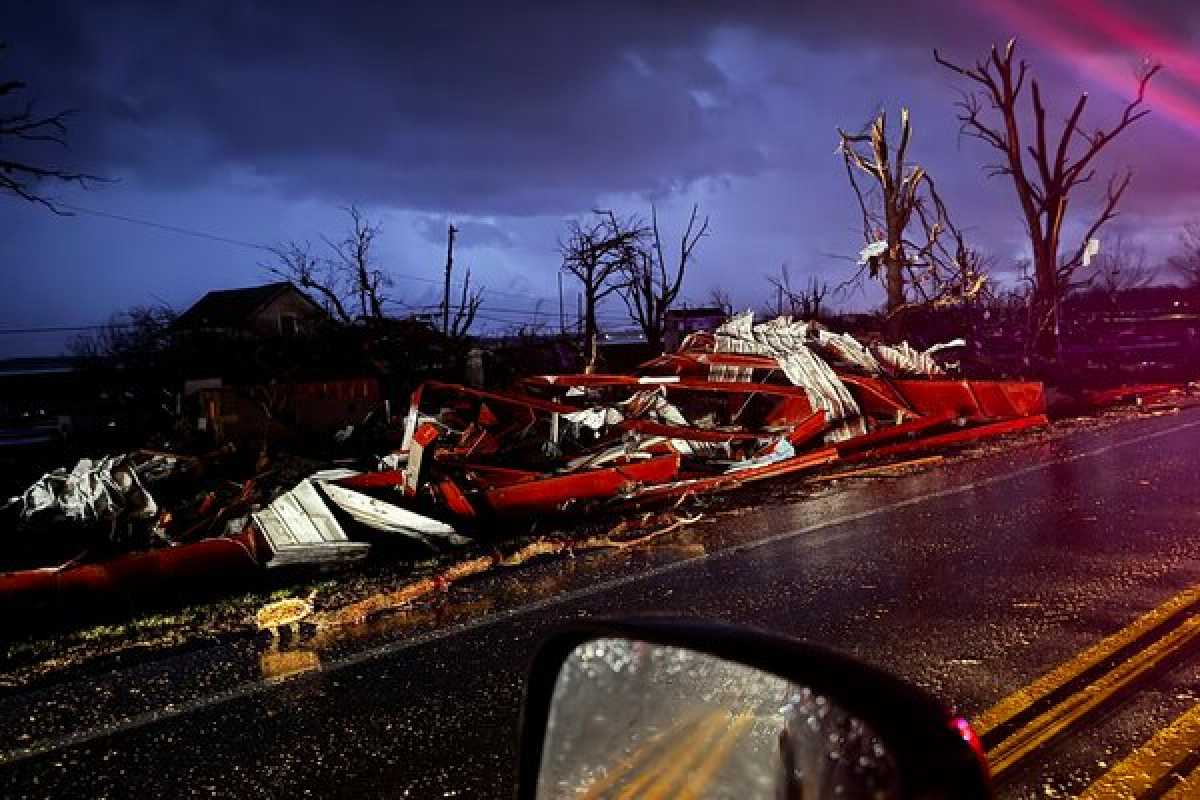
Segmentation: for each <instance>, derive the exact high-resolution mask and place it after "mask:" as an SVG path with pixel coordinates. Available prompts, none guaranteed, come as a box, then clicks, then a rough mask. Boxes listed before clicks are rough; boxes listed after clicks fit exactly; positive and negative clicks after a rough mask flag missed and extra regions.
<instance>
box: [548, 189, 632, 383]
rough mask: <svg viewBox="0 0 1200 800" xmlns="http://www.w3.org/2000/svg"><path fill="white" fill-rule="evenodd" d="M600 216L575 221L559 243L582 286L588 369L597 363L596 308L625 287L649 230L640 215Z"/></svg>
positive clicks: (565, 266)
mask: <svg viewBox="0 0 1200 800" xmlns="http://www.w3.org/2000/svg"><path fill="white" fill-rule="evenodd" d="M594 213H595V215H596V218H595V219H593V220H592V221H590V222H585V223H581V222H578V221H576V220H571V221H570V222H569V223H568V224H567V236H566V238H565V239H560V240H559V243H558V249H559V252H560V253H561V254H562V268H563V269H564V270H566V271H567V272H569V273H570V274H572V275H574V276H575V277H576V278H577V279H578V280H579V283H580V284H581V285H582V289H583V292H582V297H583V341H584V347H585V348H586V356H585V359H586V361H587V369H588V370H589V371H591V370H594V369H595V366H596V359H597V356H598V351H597V336H598V333H599V330H598V328H597V325H596V308H597V306H598V305H599V303H600V301H602V300H603V299H604V298H606V297H608V296H609V295H611V294H612V293H613V292H615V291H617V290H618V289H619V288H620V287H621V278H622V276H623V275H624V274H625V273H626V271H627V270H628V269H629V267H630V265H631V264H633V263H634V261H636V260H637V258H638V253H639V252H640V251H641V249H642V245H643V241H644V239H645V237H646V235H647V229H646V227H645V225H643V224H642V222H641V220H639V219H637V218H636V217H630V218H628V219H622V218H620V217H618V216H617V215H616V214H615V213H614V212H612V211H595V212H594Z"/></svg>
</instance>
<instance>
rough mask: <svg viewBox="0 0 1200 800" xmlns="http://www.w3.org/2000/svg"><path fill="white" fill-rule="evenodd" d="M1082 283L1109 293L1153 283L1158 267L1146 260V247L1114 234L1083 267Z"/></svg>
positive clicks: (1112, 293) (1113, 293)
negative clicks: (1110, 240)
mask: <svg viewBox="0 0 1200 800" xmlns="http://www.w3.org/2000/svg"><path fill="white" fill-rule="evenodd" d="M1087 272H1088V273H1089V274H1088V277H1087V279H1086V281H1085V284H1086V285H1088V286H1091V287H1092V288H1094V289H1096V290H1098V291H1100V292H1103V293H1104V294H1106V295H1108V296H1110V297H1112V296H1115V295H1116V294H1117V293H1118V292H1123V291H1125V290H1127V289H1141V288H1142V287H1144V286H1149V285H1150V284H1152V283H1154V281H1155V279H1156V278H1157V277H1158V270H1157V269H1155V268H1154V267H1151V266H1150V265H1149V264H1148V263H1147V256H1146V248H1145V247H1142V246H1141V245H1134V244H1130V243H1129V242H1127V241H1126V240H1125V237H1124V236H1117V237H1115V238H1114V239H1113V241H1112V243H1111V244H1110V245H1109V246H1108V247H1107V248H1106V249H1105V250H1104V251H1103V252H1101V253H1100V254H1099V255H1098V256H1096V257H1095V258H1093V259H1092V262H1091V264H1089V265H1088V267H1087Z"/></svg>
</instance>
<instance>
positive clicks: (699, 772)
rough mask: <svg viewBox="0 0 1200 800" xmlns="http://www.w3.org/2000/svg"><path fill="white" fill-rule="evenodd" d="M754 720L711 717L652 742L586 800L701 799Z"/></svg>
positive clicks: (741, 716)
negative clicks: (597, 799)
mask: <svg viewBox="0 0 1200 800" xmlns="http://www.w3.org/2000/svg"><path fill="white" fill-rule="evenodd" d="M753 719H754V717H753V716H752V715H750V714H737V715H732V716H731V715H730V714H729V712H727V711H710V712H708V713H706V714H704V715H702V716H701V717H700V718H699V719H698V720H697V719H696V718H695V717H693V718H691V719H687V720H684V721H681V722H680V723H678V724H677V725H675V726H673V727H672V728H671V729H669V730H668V731H666V732H665V733H664V734H661V735H659V736H656V737H654V738H653V739H650V740H649V741H647V742H646V743H645V744H643V745H642V746H641V747H640V748H638V749H637V750H635V751H634V752H633V753H631V754H630V755H629V756H628V757H627V758H626V759H624V760H623V761H622V762H621V763H619V764H617V765H616V766H615V767H614V768H613V769H612V770H611V771H610V772H609V773H608V774H607V775H606V776H605V777H604V778H603V779H602V780H600V781H598V782H596V783H595V784H593V785H592V786H591V787H589V789H588V792H587V793H586V794H585V795H584V800H595V799H596V798H601V797H604V798H607V797H612V798H616V800H634V798H646V800H664V798H681V800H686V798H697V797H701V796H703V795H704V789H705V787H707V786H708V784H709V782H710V781H712V779H713V777H714V776H715V775H716V774H717V772H718V771H719V770H720V768H721V767H722V766H723V765H724V764H725V762H726V761H727V760H728V758H729V754H730V751H731V750H732V749H733V747H734V745H735V744H736V743H737V741H738V739H739V738H741V736H742V734H743V733H745V731H746V729H747V728H748V727H749V726H750V723H751V722H753Z"/></svg>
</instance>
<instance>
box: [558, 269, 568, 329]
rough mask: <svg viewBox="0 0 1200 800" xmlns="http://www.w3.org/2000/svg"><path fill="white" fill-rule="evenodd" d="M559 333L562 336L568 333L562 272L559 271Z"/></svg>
mask: <svg viewBox="0 0 1200 800" xmlns="http://www.w3.org/2000/svg"><path fill="white" fill-rule="evenodd" d="M558 332H559V334H561V335H566V333H567V316H566V312H565V311H564V310H563V292H562V270H559V271H558Z"/></svg>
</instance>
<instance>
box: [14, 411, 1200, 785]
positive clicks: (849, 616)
mask: <svg viewBox="0 0 1200 800" xmlns="http://www.w3.org/2000/svg"><path fill="white" fill-rule="evenodd" d="M1198 473H1200V412H1196V411H1191V412H1183V413H1181V414H1179V415H1176V416H1172V417H1162V418H1155V419H1146V420H1140V421H1136V422H1130V423H1128V424H1124V425H1121V426H1118V427H1115V428H1111V429H1107V430H1105V431H1101V432H1092V433H1079V434H1075V435H1072V436H1070V437H1068V438H1066V439H1062V440H1059V441H1055V442H1050V443H1045V444H1041V445H1037V446H1032V447H1023V448H1019V449H1016V450H1013V451H1011V452H1007V453H1003V454H1000V455H996V456H991V457H987V458H983V459H979V460H976V461H968V462H962V463H955V464H952V465H949V466H947V467H944V468H939V469H935V470H931V471H929V472H926V473H922V474H919V475H913V476H910V477H906V478H902V479H898V480H891V481H882V482H873V483H866V484H858V485H854V486H851V487H849V488H838V489H831V488H827V489H825V490H822V491H818V492H816V494H815V495H814V496H812V497H808V498H806V499H804V500H802V501H796V502H782V503H780V504H778V505H771V506H766V507H761V508H758V509H755V510H750V511H744V512H741V513H722V514H720V515H717V516H716V517H715V518H714V519H712V520H710V521H708V522H707V523H705V524H702V525H699V526H697V527H695V528H692V529H689V530H687V531H685V532H682V533H680V534H679V536H677V537H675V538H674V539H673V540H672V541H671V543H668V544H661V545H659V544H656V545H654V546H651V547H649V548H646V549H644V550H631V551H627V552H620V553H615V554H614V553H595V554H592V555H589V556H588V557H586V558H585V557H580V558H574V559H564V560H557V561H547V562H543V563H540V564H530V565H528V566H527V567H526V568H523V569H521V570H515V571H512V572H508V573H498V574H495V575H489V576H487V577H484V578H482V579H480V580H477V581H475V582H473V583H469V584H467V585H464V586H462V587H456V588H455V590H454V591H453V592H452V594H451V596H450V598H449V600H448V601H447V602H446V603H445V604H444V605H443V606H440V607H438V608H436V609H433V610H425V611H417V612H413V613H411V614H407V615H404V614H401V615H395V616H393V617H391V618H388V619H385V620H381V621H379V622H376V623H374V624H372V625H370V626H367V627H364V628H362V629H357V630H354V631H350V632H347V633H346V634H345V635H341V636H339V637H337V638H328V637H324V638H321V639H319V640H316V641H311V642H301V643H299V646H296V647H292V648H290V649H288V648H285V649H283V650H282V651H281V650H276V649H271V650H267V651H263V649H262V647H261V646H260V644H259V643H257V642H253V641H249V640H243V641H237V642H233V643H231V644H223V645H219V646H213V647H209V648H205V649H202V650H197V651H193V652H189V653H186V654H183V655H177V656H172V657H169V658H164V659H153V658H152V659H148V660H146V661H144V662H142V663H139V664H137V665H135V666H131V667H127V668H124V669H117V670H113V671H110V672H105V673H101V674H98V675H92V676H83V677H74V678H71V679H69V680H64V681H61V682H58V683H51V684H48V685H45V686H42V687H40V688H38V689H35V690H26V691H22V692H19V693H11V694H8V695H5V696H0V796H4V797H26V796H29V797H65V796H86V797H102V796H113V797H127V796H151V797H153V796H196V795H200V796H238V797H246V796H262V797H276V796H331V795H338V796H355V797H359V796H390V797H472V798H474V797H506V796H509V795H510V793H511V787H512V782H513V777H514V775H513V773H514V765H515V748H516V730H517V715H518V710H519V704H520V696H521V690H522V680H523V673H524V670H525V665H526V663H527V661H528V658H529V655H530V653H531V652H532V650H533V649H534V647H535V646H536V642H537V641H538V639H539V637H540V636H541V635H542V634H543V633H544V632H545V631H547V630H548V629H551V628H553V627H554V626H555V625H558V624H561V623H562V622H565V621H569V620H572V619H577V618H580V617H589V616H601V615H619V614H632V613H644V612H648V611H655V612H670V613H677V614H686V615H696V616H702V617H711V618H716V619H723V620H728V621H732V622H738V623H744V624H752V625H756V626H759V627H763V628H766V629H769V630H773V631H778V632H783V633H787V634H790V635H794V636H798V637H801V638H805V639H809V640H812V641H816V642H820V643H823V644H826V645H830V646H833V647H837V648H840V649H842V650H845V651H848V652H850V653H853V654H856V655H858V656H860V657H861V658H863V659H865V660H867V661H869V662H872V663H875V664H877V665H880V666H883V667H885V668H887V669H890V670H892V671H894V672H896V673H898V674H900V675H902V676H904V677H906V678H908V679H909V680H912V681H914V682H915V683H917V684H919V685H921V686H924V687H925V688H927V689H929V690H931V691H933V692H935V693H937V694H939V695H940V696H942V697H943V698H945V699H947V700H948V701H949V702H951V703H953V704H954V705H956V706H957V707H958V708H959V710H961V711H962V712H964V713H965V714H967V715H968V716H970V717H972V718H975V719H989V716H988V715H989V714H991V717H990V718H991V719H993V721H994V722H996V727H995V731H994V732H993V733H992V734H990V740H989V741H988V744H989V746H992V747H997V746H1000V745H1007V744H1010V743H1011V742H1012V741H1015V739H1013V738H1012V736H1013V735H1014V733H1016V732H1020V731H1022V730H1024V731H1025V733H1024V734H1023V735H1024V736H1025V738H1024V739H1022V741H1027V742H1028V743H1029V744H1030V750H1029V752H1028V753H1027V754H1023V755H1021V757H1020V758H1018V759H1017V760H1016V761H1015V762H1014V763H1013V764H1012V765H1011V766H1009V767H1007V768H1006V769H1005V771H1004V772H1003V774H1002V775H1001V776H1000V778H1001V781H1002V784H1001V796H1004V797H1044V796H1070V795H1074V794H1078V793H1080V792H1083V791H1084V790H1085V789H1086V788H1087V787H1088V786H1089V785H1092V784H1093V783H1094V782H1096V781H1103V780H1104V779H1105V776H1106V775H1108V776H1109V777H1110V778H1111V779H1115V778H1112V775H1111V773H1117V774H1116V777H1121V773H1120V770H1119V769H1118V768H1121V769H1125V770H1126V771H1130V770H1134V771H1136V769H1135V768H1137V767H1138V764H1139V763H1140V762H1138V761H1137V760H1136V758H1135V757H1136V756H1138V754H1139V752H1141V751H1142V750H1144V749H1145V748H1149V747H1150V744H1152V742H1151V738H1152V737H1153V736H1154V734H1155V733H1156V732H1159V731H1162V730H1164V729H1167V730H1184V729H1187V730H1184V733H1183V734H1181V736H1182V741H1184V743H1185V745H1186V743H1187V741H1189V739H1188V736H1191V735H1192V734H1191V733H1190V732H1189V731H1190V729H1188V726H1187V725H1185V724H1184V723H1187V722H1188V719H1186V718H1185V719H1182V721H1180V722H1179V723H1178V724H1177V725H1176V726H1175V727H1174V728H1173V727H1172V723H1175V722H1176V721H1177V720H1180V718H1181V715H1186V714H1187V712H1189V711H1190V710H1191V709H1192V708H1193V707H1195V706H1196V704H1197V703H1198V702H1200V645H1197V644H1195V641H1196V640H1193V639H1191V638H1188V636H1186V635H1185V634H1187V633H1188V630H1190V629H1184V628H1183V627H1182V625H1183V624H1187V620H1188V619H1189V617H1188V615H1190V614H1191V612H1192V610H1193V606H1192V605H1188V602H1189V601H1188V600H1187V598H1186V597H1185V599H1184V600H1183V601H1179V600H1177V601H1176V603H1177V606H1178V607H1176V606H1164V604H1167V603H1169V602H1170V601H1172V598H1179V597H1180V596H1181V593H1185V592H1187V590H1189V589H1190V588H1191V587H1194V586H1197V585H1200V561H1198V560H1197V556H1200V498H1198V497H1197V496H1196V492H1195V476H1196V475H1197V474H1198ZM1197 607H1198V608H1200V603H1198V604H1197ZM1156 608H1160V609H1165V610H1162V611H1161V612H1160V613H1159V615H1158V616H1157V617H1153V619H1150V621H1149V622H1141V623H1139V622H1138V620H1139V618H1141V617H1143V615H1146V614H1148V613H1149V614H1154V610H1155V609H1156ZM1168 612H1169V613H1168ZM1181 620H1183V623H1181ZM1151 623H1154V624H1153V625H1152V624H1151ZM1131 626H1132V627H1131ZM1139 626H1140V627H1139ZM1198 627H1200V626H1198ZM1177 628H1178V629H1180V630H1183V633H1172V632H1173V631H1175V630H1176V629H1177ZM1122 631H1125V632H1126V634H1125V639H1122V640H1121V641H1122V642H1125V644H1124V645H1123V646H1122V647H1120V648H1118V649H1112V652H1111V653H1108V655H1105V654H1104V653H1100V654H1099V655H1096V657H1095V658H1093V659H1091V661H1089V660H1088V659H1087V658H1083V657H1082V656H1081V654H1084V653H1086V652H1087V651H1088V649H1089V648H1095V647H1096V646H1097V643H1102V642H1104V640H1105V639H1106V637H1112V636H1115V635H1118V634H1121V633H1122ZM1168 636H1174V639H1172V640H1171V641H1172V642H1174V644H1171V643H1168V644H1169V645H1170V646H1167V644H1163V645H1158V647H1159V650H1153V648H1154V647H1155V646H1156V645H1155V642H1159V641H1163V640H1165V639H1166V638H1167V637H1168ZM1197 639H1200V637H1197ZM1114 641H1115V640H1114ZM1120 643H1121V642H1115V643H1114V644H1113V647H1114V648H1116V647H1117V645H1118V644H1120ZM1159 651H1163V652H1159ZM1106 652H1107V651H1106ZM1147 653H1149V655H1146V654H1147ZM1093 655H1095V653H1093ZM1159 656H1161V658H1160V657H1159ZM1093 661H1094V662H1095V663H1092V662H1093ZM1123 664H1129V665H1131V666H1128V667H1127V668H1126V667H1123V666H1122V665H1123ZM1072 665H1074V666H1072ZM1143 666H1144V667H1145V669H1142V670H1141V671H1140V672H1138V671H1137V670H1135V669H1134V667H1138V668H1141V667H1143ZM1075 667H1078V669H1075ZM1056 669H1058V670H1059V671H1060V672H1062V675H1061V677H1063V680H1062V681H1059V682H1057V683H1055V682H1046V681H1045V680H1044V681H1043V684H1044V685H1041V689H1038V688H1037V685H1035V686H1034V688H1030V687H1031V684H1034V682H1035V681H1036V680H1037V679H1039V676H1043V675H1046V674H1048V673H1052V672H1053V671H1054V670H1056ZM1073 669H1074V671H1072V670H1073ZM1121 669H1124V670H1125V672H1128V673H1130V674H1133V675H1134V679H1131V680H1129V681H1127V682H1125V683H1121V680H1120V678H1121V675H1116V674H1114V671H1118V672H1119V671H1120V670H1121ZM289 673H290V674H289ZM1134 673H1136V674H1134ZM1121 674H1124V673H1121ZM1072 676H1073V677H1072ZM1103 681H1108V683H1109V684H1112V685H1113V686H1115V689H1114V690H1113V691H1112V693H1111V696H1110V697H1108V699H1106V700H1105V701H1104V702H1103V703H1101V704H1099V705H1098V706H1097V707H1096V708H1094V709H1090V710H1087V709H1085V711H1086V713H1084V714H1082V715H1081V716H1080V717H1079V719H1078V720H1074V721H1069V724H1067V725H1066V727H1065V728H1064V729H1063V730H1062V731H1061V732H1059V733H1057V734H1055V735H1047V732H1050V733H1053V730H1052V729H1050V728H1045V726H1042V727H1039V724H1040V723H1038V721H1037V720H1038V718H1039V715H1042V714H1043V712H1046V713H1050V712H1053V711H1054V710H1055V709H1056V708H1058V707H1060V706H1062V707H1066V706H1069V705H1071V702H1072V700H1071V698H1073V697H1074V696H1075V695H1076V694H1077V692H1078V691H1079V690H1080V688H1081V687H1085V686H1089V685H1094V684H1095V685H1098V684H1099V683H1101V682H1103ZM1106 685H1107V684H1106ZM1021 691H1024V692H1025V693H1026V694H1027V695H1028V697H1025V699H1024V700H1022V696H1017V697H1016V699H1013V693H1015V692H1021ZM1002 702H1004V703H1007V704H1008V705H1007V706H1003V705H997V704H1002ZM1003 707H1009V708H1010V710H1013V711H1014V713H1010V714H1007V715H1005V714H1002V713H999V712H997V711H996V710H995V709H997V708H1003ZM1043 728H1045V729H1044V730H1043ZM1018 738H1019V737H1018ZM1176 738H1179V737H1176ZM1006 739H1007V740H1008V741H1005V740H1006ZM1168 744H1170V743H1168ZM1163 746H1164V747H1165V746H1166V745H1163ZM1168 749H1170V748H1168ZM1151 750H1153V748H1151V749H1150V750H1146V752H1145V753H1143V755H1142V757H1144V758H1148V759H1149V760H1150V761H1153V760H1154V759H1155V758H1158V760H1159V761H1161V760H1162V759H1161V758H1159V751H1158V750H1153V752H1151ZM1170 752H1171V753H1172V754H1173V755H1172V756H1171V757H1172V758H1176V757H1179V763H1178V765H1177V769H1176V772H1177V773H1180V774H1176V775H1171V774H1168V775H1164V776H1161V778H1160V779H1159V780H1158V781H1157V782H1155V783H1154V786H1153V787H1152V789H1153V794H1154V795H1155V796H1162V795H1164V794H1165V793H1166V792H1168V791H1170V790H1171V789H1172V788H1175V785H1176V784H1177V782H1178V781H1179V780H1180V779H1181V778H1182V777H1183V775H1184V774H1186V772H1187V771H1189V770H1190V767H1191V765H1190V763H1185V762H1186V758H1183V757H1182V756H1179V754H1180V753H1187V752H1190V751H1189V748H1188V747H1186V746H1183V749H1182V750H1181V749H1180V746H1179V744H1178V742H1176V746H1175V748H1174V750H1170ZM1146 753H1149V755H1146ZM1126 759H1134V760H1133V761H1130V762H1129V763H1128V764H1126V765H1125V766H1124V767H1121V765H1122V763H1123V762H1125V761H1126ZM1151 777H1153V776H1151Z"/></svg>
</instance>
